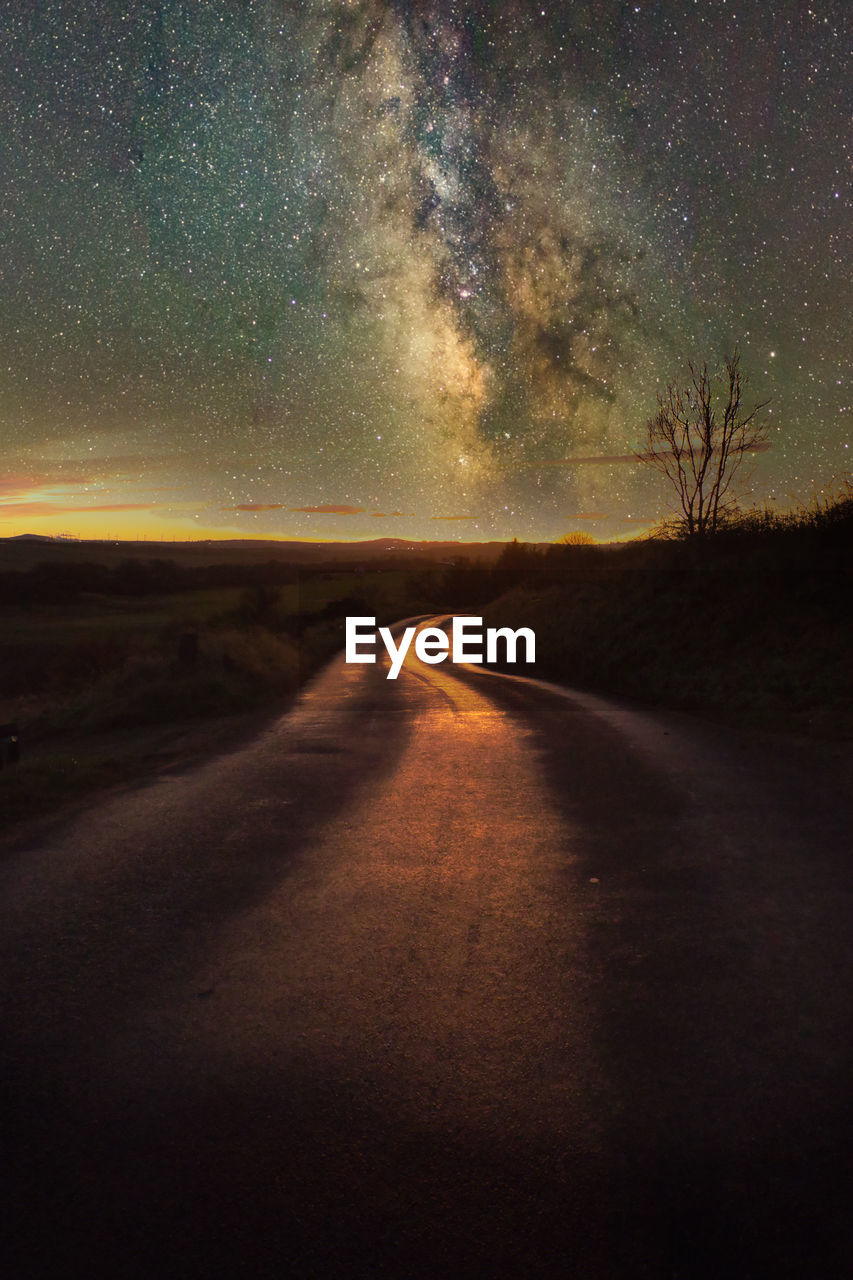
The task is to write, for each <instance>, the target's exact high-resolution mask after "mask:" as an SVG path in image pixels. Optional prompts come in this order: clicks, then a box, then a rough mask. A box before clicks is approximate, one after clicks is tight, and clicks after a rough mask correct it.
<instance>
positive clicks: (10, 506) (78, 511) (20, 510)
mask: <svg viewBox="0 0 853 1280" xmlns="http://www.w3.org/2000/svg"><path fill="white" fill-rule="evenodd" d="M159 506H162V503H157V502H103V503H97V504H95V505H94V506H69V505H68V503H64V502H3V503H0V517H2V516H4V515H6V513H7V512H8V513H9V514H11V515H16V516H68V515H72V516H85V515H88V514H89V513H90V512H92V511H155V510H156V509H157V508H158V507H159Z"/></svg>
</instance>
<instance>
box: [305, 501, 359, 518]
mask: <svg viewBox="0 0 853 1280" xmlns="http://www.w3.org/2000/svg"><path fill="white" fill-rule="evenodd" d="M290 510H291V511H304V512H307V514H308V515H316V516H361V515H364V513H365V510H366V508H365V507H347V506H344V505H340V506H339V505H337V504H335V503H329V504H327V505H323V506H320V507H291V508H290Z"/></svg>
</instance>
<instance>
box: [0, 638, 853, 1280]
mask: <svg viewBox="0 0 853 1280" xmlns="http://www.w3.org/2000/svg"><path fill="white" fill-rule="evenodd" d="M852 755H853V753H851V748H850V747H849V745H848V746H845V745H835V746H832V745H823V746H818V745H814V744H812V745H805V744H802V743H798V742H797V741H795V740H793V739H791V740H787V739H784V738H780V737H767V736H759V735H754V734H747V733H738V732H735V731H733V730H725V729H720V728H714V727H712V726H708V725H706V724H703V723H702V722H699V721H695V720H691V719H689V718H686V717H679V716H674V715H665V714H662V713H661V714H657V713H649V712H646V711H643V710H640V709H636V708H630V707H627V706H625V705H622V704H619V703H617V702H614V701H608V700H604V699H599V698H595V697H592V696H589V695H585V694H577V693H573V692H567V691H562V690H558V689H556V688H554V687H552V686H548V685H544V684H539V683H537V682H531V681H525V680H521V679H518V678H508V677H502V676H497V675H492V674H488V673H483V672H480V673H476V672H470V671H462V670H460V669H458V668H450V667H448V666H447V665H445V666H440V667H427V666H424V665H423V664H421V663H418V662H417V660H416V659H414V658H413V657H410V658H409V659H408V660H407V664H406V666H405V667H404V669H403V672H402V673H401V676H400V678H399V679H398V680H397V681H396V682H392V681H389V680H386V679H385V678H384V670H383V669H382V668H381V667H375V668H372V667H365V666H362V667H352V666H351V667H347V666H345V665H344V664H343V663H342V662H341V661H337V662H335V663H334V664H332V666H331V667H329V668H328V669H327V670H326V671H325V672H323V673H322V674H321V676H320V677H319V678H318V679H317V680H316V681H315V682H314V683H313V684H312V685H311V686H310V687H309V688H308V689H307V690H306V692H305V693H304V695H303V697H302V698H301V700H300V701H299V702H298V704H297V705H296V706H295V708H294V709H293V710H292V711H291V712H290V713H289V714H288V715H286V716H284V717H283V718H282V719H281V720H280V721H278V722H277V723H276V724H274V725H273V726H272V727H271V728H270V729H269V730H267V731H266V732H265V733H263V734H262V735H261V736H260V737H259V738H258V739H257V740H256V741H254V742H253V743H252V744H250V745H249V746H244V747H242V748H241V749H240V750H238V751H236V752H234V753H232V754H230V755H225V756H221V757H220V758H218V759H215V760H213V761H211V762H208V763H206V764H204V765H203V766H200V767H196V768H194V769H192V770H189V771H185V772H183V773H177V774H174V775H170V776H165V777H161V778H159V779H158V780H157V781H155V782H152V783H150V784H148V785H145V786H142V787H140V788H138V789H136V790H134V791H131V792H129V793H126V794H122V795H119V796H115V797H113V798H111V799H109V800H108V801H107V802H104V803H101V804H100V805H98V806H97V807H94V808H92V809H90V810H89V811H88V812H87V813H85V814H83V815H81V816H80V817H79V818H78V819H77V820H76V821H75V822H74V823H72V824H71V825H66V826H64V827H58V828H56V829H55V830H53V831H51V832H49V833H47V834H44V835H43V836H42V837H41V838H40V839H39V841H38V842H37V843H36V845H34V844H33V842H32V841H30V842H27V841H24V842H21V843H19V844H18V845H17V846H16V847H15V848H12V849H11V850H8V851H7V852H6V853H5V855H4V857H3V859H2V862H0V1019H1V1020H2V1025H0V1068H2V1079H3V1085H4V1088H3V1107H2V1122H3V1148H2V1149H3V1155H2V1161H3V1169H2V1172H3V1183H4V1186H5V1188H6V1192H5V1195H4V1212H5V1214H6V1215H7V1217H8V1221H7V1222H6V1224H5V1228H4V1231H3V1233H2V1245H0V1248H2V1250H3V1252H4V1255H5V1258H4V1268H5V1269H4V1271H3V1274H4V1275H6V1276H9V1277H10V1278H14V1280H24V1278H25V1277H30V1276H51V1277H66V1276H67V1277H72V1276H73V1277H76V1276H81V1277H82V1276H86V1277H95V1276H97V1277H100V1276H104V1277H106V1276H109V1277H111V1278H113V1280H120V1278H121V1277H131V1276H132V1277H140V1278H142V1277H145V1278H146V1280H147V1278H148V1277H151V1278H152V1280H153V1278H157V1280H159V1278H161V1277H170V1278H171V1277H182V1278H189V1277H202V1276H204V1277H213V1276H222V1277H230V1276H246V1277H256V1276H257V1277H267V1276H269V1277H289V1276H294V1277H313V1276H320V1275H323V1276H339V1277H353V1276H365V1277H367V1276H370V1277H374V1276H375V1277H380V1276H388V1277H395V1278H399V1280H408V1278H409V1277H412V1278H420V1277H436V1278H443V1277H448V1278H450V1280H452V1278H453V1277H460V1278H462V1277H465V1278H466V1280H467V1278H468V1277H472V1278H473V1277H478V1278H483V1280H488V1278H489V1277H496V1278H497V1277H531V1278H532V1277H537V1278H538V1277H550V1276H561V1277H563V1276H565V1277H572V1278H573V1280H621V1278H628V1277H653V1278H654V1280H682V1278H683V1280H695V1278H711V1277H713V1278H714V1280H718V1278H719V1280H723V1278H725V1280H737V1278H746V1277H764V1276H773V1277H808V1278H809V1280H828V1278H831V1277H835V1276H838V1277H842V1276H846V1275H849V1274H850V1266H851V1257H853V1213H851V1204H853V1199H851V1190H853V1187H852V1186H851V1181H853V1180H851V1150H853V1147H851V1092H852V1091H853V1090H852V1089H851V1082H853V1070H851V1065H852V1064H851V1057H853V1055H851V1036H850V1031H851V1025H850V1011H851V1004H850V993H851V990H853V925H851V920H853V916H851V905H853V896H852V895H851V886H853V873H852V870H851V868H852V867H853V859H851V853H853V850H851V840H850V814H851V801H853V770H851V757H852Z"/></svg>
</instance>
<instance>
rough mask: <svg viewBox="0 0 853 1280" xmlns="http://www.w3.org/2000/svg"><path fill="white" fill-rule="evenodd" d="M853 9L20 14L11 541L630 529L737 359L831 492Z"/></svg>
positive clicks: (806, 476) (10, 245) (261, 8)
mask: <svg viewBox="0 0 853 1280" xmlns="http://www.w3.org/2000/svg"><path fill="white" fill-rule="evenodd" d="M845 7H846V6H844V5H843V4H842V3H841V2H840V0H839V2H838V3H820V2H819V0H815V2H814V3H813V4H812V5H811V6H808V5H806V4H803V3H799V2H797V3H794V2H793V0H787V2H786V0H783V2H782V3H776V4H774V5H773V6H768V5H766V4H764V3H760V4H759V3H755V2H753V3H747V2H746V0H744V2H743V3H735V2H734V0H731V2H730V3H723V2H722V0H720V2H719V3H718V2H715V0H708V2H705V3H701V4H691V3H679V4H676V3H672V4H666V3H658V4H651V3H635V4H621V3H612V2H611V0H588V2H587V3H577V4H562V5H555V4H550V5H547V6H543V5H542V4H541V3H540V4H529V3H520V2H518V0H517V2H515V3H512V2H510V3H502V4H500V5H493V4H484V3H473V4H456V3H451V2H448V0H433V2H432V3H426V2H425V3H412V2H406V3H404V2H403V0H396V2H389V0H385V2H384V3H380V2H379V0H355V2H352V3H346V2H337V3H336V2H333V0H326V2H321V0H313V2H312V0H308V2H306V3H272V2H271V0H254V2H251V0H244V2H243V3H233V2H232V3H228V4H225V3H220V2H219V0H213V2H211V3H206V4H204V5H196V4H186V3H184V4H181V3H174V2H172V3H169V2H168V0H167V2H164V3H161V4H154V3H150V4H137V5H128V4H121V3H110V2H108V0H98V2H96V3H90V4H87V5H85V6H83V5H76V4H70V3H46V4H40V5H38V6H35V5H31V4H23V3H10V4H7V5H6V6H4V17H3V19H2V21H3V25H4V30H3V32H2V35H3V40H2V51H0V58H2V98H3V101H2V110H3V117H2V118H3V120H4V129H3V137H2V143H0V145H2V149H3V161H4V187H3V233H4V253H3V257H2V263H0V265H1V266H2V273H3V276H2V285H0V332H2V339H3V350H4V353H5V357H6V358H5V359H4V360H3V361H2V368H3V380H2V397H0V463H2V466H3V478H2V480H0V498H2V501H3V506H2V507H0V516H2V522H0V532H2V533H11V532H20V531H25V530H27V529H30V528H32V529H36V528H38V529H43V530H45V531H48V530H51V531H55V530H56V529H58V528H61V527H68V528H71V529H74V530H75V531H78V532H80V533H85V534H99V533H102V532H103V531H104V530H105V529H106V528H108V527H110V525H111V526H112V528H113V529H116V530H118V531H119V532H122V531H127V532H130V531H133V532H136V531H140V530H142V531H144V532H146V534H147V536H149V537H155V536H157V533H158V530H160V531H162V532H164V533H166V532H168V533H169V534H170V535H173V534H176V533H177V535H178V536H200V535H202V534H207V535H209V534H211V533H213V534H217V533H222V534H228V533H235V532H236V533H245V534H251V535H270V536H272V535H286V536H309V537H323V538H330V537H331V538H334V537H369V536H380V535H381V536H384V535H388V536H405V537H438V538H445V537H463V538H488V537H508V536H518V537H520V538H551V537H556V536H559V535H560V534H561V533H564V532H566V531H568V530H570V529H572V528H579V527H583V528H586V529H588V530H589V531H590V532H592V533H593V534H594V535H595V536H597V537H614V536H625V535H626V534H628V533H629V532H631V531H632V530H637V529H642V528H643V527H646V526H648V525H649V524H650V523H651V522H652V521H653V520H655V519H656V518H658V517H659V516H660V515H662V514H665V499H666V494H665V492H664V491H662V490H661V489H660V488H659V481H658V480H657V479H656V477H654V476H653V475H650V474H646V473H645V470H644V468H643V467H642V466H641V465H640V464H637V463H634V462H632V461H631V460H630V458H631V450H632V448H634V447H635V446H637V445H638V443H639V440H640V437H641V432H642V426H643V423H644V421H645V419H646V418H647V417H648V416H649V415H650V413H651V412H652V410H653V408H654V402H655V394H656V392H657V390H658V389H660V388H661V387H662V386H663V384H664V383H665V382H666V381H667V380H668V379H670V378H671V377H673V376H675V375H678V374H679V373H680V372H681V371H682V370H683V368H684V365H685V362H686V360H687V359H688V358H691V357H692V358H694V359H696V358H698V359H699V360H705V359H706V360H708V362H709V363H715V362H717V361H718V360H719V359H720V358H721V357H723V356H724V355H725V354H726V353H727V352H728V351H730V350H731V348H732V347H733V346H734V344H735V343H739V345H740V349H741V352H742V363H743V366H744V368H745V369H746V370H747V371H748V372H749V374H750V378H751V390H752V391H753V392H754V394H755V397H756V398H761V399H765V398H767V397H771V406H770V417H769V426H770V439H771V444H772V448H771V449H770V450H769V451H768V452H767V453H765V454H763V455H762V456H761V457H760V459H758V460H757V464H756V468H755V472H754V475H753V481H752V489H751V490H749V491H748V492H746V493H745V494H744V500H745V501H746V502H752V501H764V500H766V499H773V500H775V501H778V502H779V503H780V505H781V504H785V503H788V502H789V501H790V500H791V498H792V497H797V498H808V497H809V496H810V495H811V493H812V491H813V490H818V491H819V490H820V489H821V488H822V487H823V488H825V487H827V486H831V485H832V484H833V483H835V482H837V481H838V480H839V478H840V477H842V476H843V475H844V474H845V472H847V471H849V469H850V463H849V447H848V446H849V438H850V437H849V422H850V419H849V408H848V403H849V402H848V397H849V382H848V379H849V373H850V368H849V364H850V350H851V342H850V339H851V333H850V307H849V297H850V292H851V291H850V279H849V263H850V261H851V253H850V249H851V244H850V219H849V194H850V187H849V176H850V174H849V141H850V139H849V121H850V114H851V111H850V108H851V92H850V83H849V75H848V73H847V67H848V65H849V62H848V59H849V52H850V49H849V43H850V42H849V35H850V27H849V22H847V21H845V16H844V15H845ZM127 532H125V533H124V536H127Z"/></svg>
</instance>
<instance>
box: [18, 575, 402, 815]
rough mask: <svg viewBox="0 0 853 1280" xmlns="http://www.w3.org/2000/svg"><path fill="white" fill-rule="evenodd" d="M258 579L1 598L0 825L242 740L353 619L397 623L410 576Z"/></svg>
mask: <svg viewBox="0 0 853 1280" xmlns="http://www.w3.org/2000/svg"><path fill="white" fill-rule="evenodd" d="M32 572H33V575H34V576H35V575H36V570H33V571H32ZM24 576H25V577H26V575H24ZM249 577H250V578H251V577H252V575H249ZM254 578H255V580H254V581H250V583H249V585H242V586H241V585H232V586H224V587H210V588H201V589H192V588H185V589H173V590H170V591H156V590H152V591H149V592H146V593H144V594H131V595H122V594H120V591H119V590H117V589H116V583H115V582H111V583H110V584H109V585H110V591H109V593H104V592H97V591H89V590H86V589H85V582H84V589H79V590H77V589H75V591H74V592H73V593H72V594H71V595H70V597H69V596H68V595H67V594H66V595H65V596H64V598H60V599H50V598H49V597H50V592H51V590H54V589H55V592H58V593H59V594H60V595H62V593H63V592H67V581H66V580H65V579H62V578H61V579H59V580H58V581H57V582H56V583H54V582H53V579H51V578H49V579H48V582H49V584H52V585H51V586H50V589H48V590H45V589H44V586H43V584H42V583H38V584H37V586H38V590H37V591H36V592H35V595H36V598H35V599H30V600H29V601H27V602H26V603H18V602H15V599H14V593H12V594H13V599H12V601H11V602H10V600H9V594H10V593H9V592H7V602H6V604H5V605H4V606H3V607H0V722H6V723H8V722H14V723H16V724H17V726H18V727H19V730H20V738H21V744H22V758H21V760H20V762H19V763H17V764H15V765H14V766H13V767H8V768H3V769H0V822H5V823H6V824H8V823H10V822H14V821H15V820H16V819H19V818H22V817H27V816H29V815H31V814H34V813H44V812H49V811H50V810H51V809H55V808H56V807H57V806H61V805H63V804H67V803H73V802H74V801H75V800H77V799H80V798H83V797H85V796H86V795H87V794H89V793H90V792H91V791H92V790H93V789H99V788H103V787H105V786H112V785H115V784H119V783H123V782H126V781H129V780H132V779H133V778H135V777H137V776H140V775H141V774H144V773H146V772H150V771H151V770H152V769H155V768H159V767H162V765H163V761H164V760H165V761H169V760H173V759H174V758H175V757H177V758H182V757H184V756H187V755H192V754H194V753H195V754H197V753H198V752H199V751H203V750H204V749H205V746H206V745H207V746H208V747H210V746H212V745H216V744H217V743H219V742H220V741H221V740H222V736H223V733H225V736H227V727H228V725H234V726H235V727H236V728H237V729H238V730H239V726H240V724H241V723H242V721H243V720H244V719H245V717H246V716H247V715H250V716H251V715H254V716H257V715H263V714H274V713H275V712H277V711H280V710H282V709H283V708H284V707H285V706H286V705H287V703H288V701H289V700H290V699H291V698H292V697H293V695H294V694H295V692H296V691H297V689H298V688H299V686H300V684H301V683H302V682H303V681H304V680H305V679H306V678H307V677H308V676H309V675H310V674H311V673H312V672H313V671H314V670H315V669H316V668H317V667H318V666H319V665H320V664H322V662H324V661H325V660H326V659H327V658H328V657H330V656H331V655H332V654H333V653H334V652H335V651H336V650H337V649H339V648H341V647H342V646H343V617H344V616H345V614H346V613H348V612H350V613H351V612H361V611H367V612H370V613H373V614H375V615H376V616H379V617H380V618H381V619H382V620H390V619H391V618H393V617H396V616H398V614H399V612H400V610H403V611H405V609H404V600H405V599H406V598H407V590H408V577H407V574H406V573H404V572H403V571H402V570H400V571H392V572H374V573H368V572H364V573H363V572H360V571H352V572H337V573H336V572H325V571H320V570H318V571H315V572H313V573H303V574H300V575H299V576H298V578H297V580H295V581H291V582H285V583H282V584H278V583H275V582H273V583H271V584H270V583H265V582H264V581H263V574H261V575H260V576H258V574H255V575H254ZM78 585H79V584H78ZM118 585H119V586H120V584H118ZM149 585H155V586H156V575H154V582H153V584H149ZM25 586H28V587H29V588H30V589H31V588H32V586H33V584H32V582H31V581H30V582H28V583H24V581H23V579H22V591H21V592H20V593H19V594H21V595H22V596H26V595H27V591H26V590H25V589H24V587H25ZM30 594H33V593H32V590H31V591H30ZM45 596H46V597H47V598H45ZM223 726H224V728H223Z"/></svg>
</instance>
